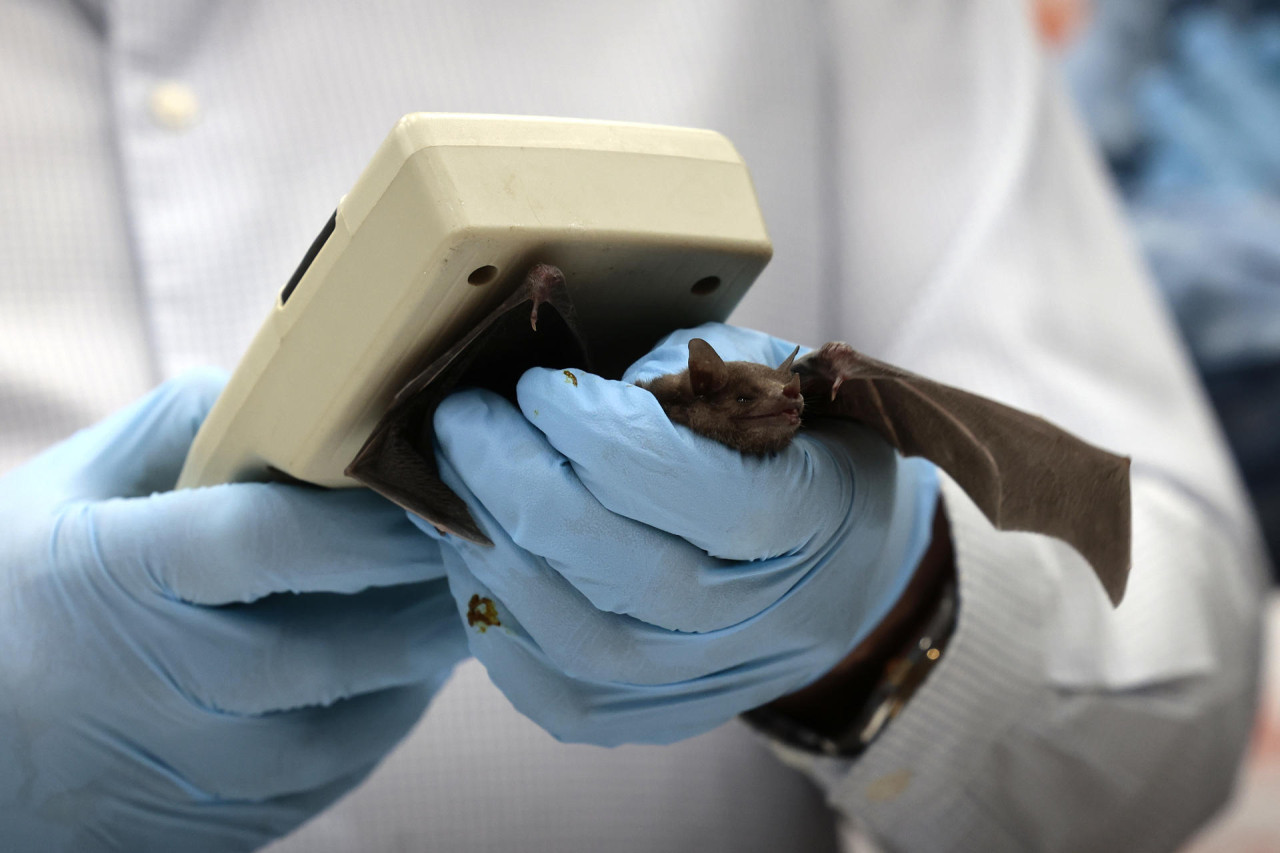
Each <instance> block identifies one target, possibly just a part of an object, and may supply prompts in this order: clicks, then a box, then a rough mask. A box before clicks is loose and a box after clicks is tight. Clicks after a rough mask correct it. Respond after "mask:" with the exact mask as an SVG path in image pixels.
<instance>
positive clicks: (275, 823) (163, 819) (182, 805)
mask: <svg viewBox="0 0 1280 853" xmlns="http://www.w3.org/2000/svg"><path fill="white" fill-rule="evenodd" d="M382 758H383V756H381V755H380V756H378V758H377V759H376V760H374V761H371V762H370V763H369V764H366V765H365V766H363V767H358V768H356V769H355V770H353V771H351V772H349V773H347V774H345V775H342V776H337V777H335V778H333V779H329V780H327V781H325V782H323V783H321V784H319V785H317V786H315V787H314V788H310V789H306V790H300V791H290V792H288V793H285V794H280V795H277V796H270V797H253V798H245V799H220V800H218V801H217V808H216V809H210V808H209V803H210V801H211V799H212V797H211V795H210V794H208V793H207V792H205V791H200V790H195V789H193V788H192V786H191V785H190V783H187V782H186V781H185V780H181V784H182V785H183V786H184V787H186V788H188V789H191V790H190V796H189V797H187V798H186V799H185V800H183V799H177V800H176V801H170V802H168V803H166V807H165V808H164V809H163V810H157V811H156V812H153V813H152V815H151V817H150V820H151V821H152V824H153V825H154V826H156V827H157V828H158V830H159V832H158V834H159V835H161V836H162V837H167V838H185V839H196V838H199V839H201V840H202V841H207V842H208V843H209V845H210V846H209V849H210V850H253V849H257V848H259V847H261V845H262V843H263V838H264V837H266V838H281V837H283V836H284V835H286V834H287V833H289V832H290V831H292V830H293V829H295V828H297V827H298V826H300V825H301V824H302V823H303V822H304V821H306V820H308V819H310V818H312V817H314V816H315V815H317V814H318V813H320V812H321V811H323V810H324V809H326V808H328V807H329V806H330V805H332V804H333V803H335V802H337V801H338V800H339V799H341V798H342V797H343V796H345V795H346V794H348V793H350V792H351V791H352V790H354V789H355V788H356V786H357V785H359V784H360V783H361V782H363V781H364V780H365V778H367V777H368V776H369V774H370V773H372V772H373V770H374V769H375V768H376V767H377V766H378V764H379V763H380V762H381V759H382ZM165 784H169V782H168V781H167V780H166V782H165ZM102 808H103V809H104V810H110V809H118V808H120V806H119V805H118V804H117V801H114V800H110V801H105V802H104V803H103V804H102ZM121 810H123V809H121ZM108 819H109V820H110V821H111V823H112V824H113V825H120V824H122V823H123V822H124V821H125V820H126V817H125V816H124V815H120V816H119V817H117V818H110V817H108Z"/></svg>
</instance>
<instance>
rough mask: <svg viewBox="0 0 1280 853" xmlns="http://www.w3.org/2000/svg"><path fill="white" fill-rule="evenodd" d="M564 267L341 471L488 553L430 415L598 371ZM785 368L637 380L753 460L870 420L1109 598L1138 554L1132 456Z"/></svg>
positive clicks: (470, 340)
mask: <svg viewBox="0 0 1280 853" xmlns="http://www.w3.org/2000/svg"><path fill="white" fill-rule="evenodd" d="M583 340H584V339H583V336H582V334H581V331H580V329H579V326H578V322H577V318H576V314H575V312H574V309H573V304H572V301H571V300H570V299H569V296H568V292H567V290H566V289H565V284H564V276H563V274H562V273H561V272H560V271H559V270H558V269H556V268H555V267H553V266H550V265H547V264H538V265H535V266H534V267H533V268H532V269H531V270H530V272H529V274H528V275H527V276H526V278H525V280H524V282H523V283H522V284H521V286H520V287H519V288H518V289H517V290H516V291H515V293H513V294H512V295H511V296H510V297H509V298H508V299H507V300H506V301H505V302H503V303H502V305H500V306H499V307H498V308H497V309H495V310H494V312H493V313H492V314H490V315H489V316H488V317H486V318H485V319H484V320H483V321H481V323H480V324H478V325H477V326H476V327H475V328H474V329H472V331H471V332H470V333H469V334H468V335H467V336H466V337H464V338H463V339H462V340H461V341H459V342H458V343H457V344H456V345H455V346H453V347H452V348H450V350H449V351H448V352H446V353H445V354H444V355H443V356H441V357H440V358H438V359H437V360H436V361H434V362H432V364H431V365H429V366H428V367H427V368H426V369H425V370H424V371H422V373H420V374H419V375H418V376H417V377H415V378H414V379H413V380H412V381H411V382H410V383H409V384H408V385H406V386H405V388H404V389H402V390H401V392H400V393H399V394H398V395H397V397H396V399H395V401H394V403H393V405H392V407H391V409H390V410H389V411H388V412H387V414H386V415H385V416H384V417H383V418H382V420H381V421H380V422H379V424H378V426H377V427H376V428H375V430H374V432H373V434H372V435H371V436H370V438H369V440H368V441H367V442H366V443H365V445H364V447H363V448H362V449H361V451H360V453H359V454H358V455H357V456H356V458H355V459H354V460H353V461H352V463H351V465H350V466H348V468H347V471H346V473H347V474H348V475H349V476H351V477H352V478H354V479H356V480H358V481H360V482H362V483H364V484H365V485H367V486H369V487H370V488H372V489H374V490H375V491H377V492H379V493H381V494H383V495H384V496H386V497H388V498H390V499H391V500H393V501H395V502H396V503H398V504H400V505H401V506H403V507H405V508H406V509H408V510H410V511H412V512H415V513H417V514H418V515H420V516H422V517H423V518H425V519H426V520H427V521H430V522H431V523H432V524H434V525H435V526H436V527H437V528H438V529H440V530H442V531H445V532H447V533H452V534H454V535H457V536H460V537H463V538H465V539H469V540H471V541H473V542H478V543H482V544H492V543H491V542H490V541H489V539H488V538H487V537H486V536H485V535H484V533H483V531H481V530H480V528H479V526H478V525H477V524H476V523H475V520H474V519H473V518H472V517H471V515H470V513H469V512H468V510H467V508H466V505H465V504H464V503H463V502H462V500H461V499H460V498H458V496H457V495H456V494H454V493H453V492H452V491H451V490H450V489H449V488H448V487H447V486H445V485H444V483H442V482H441V481H440V478H439V472H438V470H437V468H436V464H435V458H434V453H433V450H432V445H433V441H434V431H433V429H432V426H431V417H432V414H433V413H434V412H435V409H436V407H437V406H438V405H439V403H440V401H441V400H443V399H444V397H445V396H446V395H448V394H449V393H450V392H451V391H452V390H454V389H455V388H458V387H461V386H466V385H478V386H481V387H486V388H490V389H491V390H494V391H497V392H498V393H500V394H503V395H504V396H506V397H507V398H508V399H514V396H515V382H516V380H517V379H519V377H520V374H521V373H523V372H524V370H526V369H528V368H530V367H535V366H544V367H563V366H565V365H566V364H569V365H574V366H580V367H583V368H584V369H588V370H589V369H590V367H589V364H590V362H589V360H588V357H587V356H588V353H587V351H586V346H585V344H584V343H583ZM798 351H799V348H798V347H797V349H796V350H795V351H793V352H792V354H791V355H790V356H789V357H788V358H787V359H786V360H785V361H784V362H783V363H782V364H781V365H779V366H778V367H776V368H775V367H771V366H768V365H760V364H754V363H752V362H741V361H729V362H725V361H723V360H722V359H721V358H720V356H719V355H718V354H717V353H716V352H715V350H714V349H713V348H712V347H711V345H710V344H708V343H707V342H706V341H703V340H702V339H700V338H695V339H693V340H692V341H690V343H689V366H688V368H687V369H686V370H684V371H681V372H680V373H676V374H670V375H668V376H663V377H658V378H657V379H653V380H650V381H648V382H645V383H642V385H643V387H645V388H647V389H648V390H649V391H650V393H652V394H654V396H655V397H656V398H657V399H658V402H659V403H660V404H661V405H662V407H663V410H664V411H665V412H666V413H667V416H668V417H669V418H671V419H672V421H674V422H676V423H680V424H684V425H685V426H687V427H689V428H690V429H692V430H694V431H695V432H697V433H699V434H701V435H705V436H707V437H708V438H712V439H715V440H716V441H720V442H722V443H724V444H726V445H728V446H730V447H734V448H736V449H738V450H740V451H742V452H744V453H750V454H757V455H763V454H769V453H775V452H778V451H780V450H782V449H784V448H785V447H786V446H787V445H788V444H789V443H790V442H791V440H792V439H793V437H794V436H795V434H796V432H797V431H798V430H799V429H801V428H802V426H803V424H804V423H805V422H812V421H815V420H818V419H821V418H840V419H845V420H851V421H856V422H858V423H861V424H864V425H865V426H867V427H869V428H870V429H872V430H873V431H875V432H876V433H877V434H878V435H880V436H881V437H882V438H883V439H884V440H885V441H887V442H888V443H889V444H890V445H892V446H893V447H894V448H895V449H896V450H898V451H899V452H900V453H902V454H903V455H904V456H921V457H924V458H925V459H928V460H929V461H931V462H933V463H934V464H936V465H937V466H938V467H939V468H941V469H942V470H943V471H945V472H947V474H949V475H950V476H951V477H952V478H953V479H954V480H955V481H956V482H957V483H958V484H959V485H960V487H961V488H963V489H964V491H965V492H966V493H967V494H968V495H969V496H970V497H971V498H972V499H973V501H974V503H975V504H977V506H978V508H979V509H980V510H981V511H982V512H983V514H984V515H985V516H986V517H987V519H988V520H990V521H991V523H992V524H993V525H994V526H995V527H996V528H998V529H1002V530H1029V531H1033V532H1037V533H1044V534H1047V535H1050V536H1054V537H1057V538H1058V539H1061V540H1063V541H1065V542H1066V543H1068V544H1069V545H1071V546H1072V547H1073V548H1075V549H1076V550H1077V551H1078V552H1079V553H1080V554H1081V555H1082V556H1083V557H1084V558H1085V559H1086V560H1087V561H1088V563H1089V565H1090V566H1091V567H1092V568H1093V570H1094V573H1095V574H1096V575H1097V576H1098V579H1099V581H1101V583H1102V586H1103V588H1104V589H1105V590H1106V592H1107V595H1108V596H1109V597H1110V599H1111V601H1112V603H1113V604H1119V602H1120V600H1121V598H1122V597H1123V595H1124V588H1125V583H1126V581H1127V579H1128V573H1129V561H1130V539H1131V531H1130V506H1129V460H1128V459H1127V458H1125V457H1122V456H1117V455H1115V454H1112V453H1108V452H1107V451H1104V450H1102V449H1100V448H1097V447H1094V446H1092V445H1090V444H1088V443H1086V442H1084V441H1082V440H1081V439H1079V438H1076V437H1075V436H1073V435H1071V434H1069V433H1067V432H1065V431H1064V430H1062V429H1060V428H1058V427H1056V426H1054V425H1053V424H1051V423H1049V422H1048V421H1046V420H1044V419H1042V418H1039V417H1036V416H1034V415H1030V414H1027V413H1026V412H1022V411H1019V410H1017V409H1014V408H1012V407H1009V406H1005V405H1003V404H1000V403H997V402H995V401H993V400H988V399H986V398H984V397H981V396H979V395H976V394H972V393H969V392H967V391H962V390H960V389H957V388H952V387H950V386H947V385H943V384H942V383H939V382H934V381H933V380H931V379H927V378H925V377H922V376H917V375H915V374H912V373H908V372H907V371H904V370H901V369H899V368H896V367H893V366H892V365H888V364H885V363H883V362H879V361H876V360H875V359H872V358H869V357H867V356H865V355H863V354H861V353H859V352H857V351H856V350H854V349H853V348H852V347H850V346H849V345H848V344H844V343H828V344H825V345H823V346H822V347H820V348H819V349H817V350H815V351H814V352H812V353H810V354H809V355H806V356H804V357H803V358H800V359H798V360H797V359H796V355H797V354H798Z"/></svg>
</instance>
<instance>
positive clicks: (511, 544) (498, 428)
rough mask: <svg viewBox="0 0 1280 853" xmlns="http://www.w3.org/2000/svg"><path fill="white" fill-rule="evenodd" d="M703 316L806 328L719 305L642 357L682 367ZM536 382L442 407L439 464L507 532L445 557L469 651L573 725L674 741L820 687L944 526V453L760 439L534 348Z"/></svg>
mask: <svg viewBox="0 0 1280 853" xmlns="http://www.w3.org/2000/svg"><path fill="white" fill-rule="evenodd" d="M695 336H696V337H702V338H705V339H707V340H708V341H709V342H710V343H711V345H712V346H713V347H715V349H716V350H717V351H718V352H719V353H720V354H721V356H722V357H723V358H725V359H726V360H755V361H761V362H765V363H769V364H775V365H776V364H778V363H780V362H781V361H782V360H783V359H784V358H785V357H786V355H787V354H788V353H789V352H790V351H791V347H792V345H791V344H787V343H784V342H782V341H779V340H777V339H775V338H771V337H769V336H767V335H764V334H761V333H758V332H752V331H748V330H743V329H735V328H731V327H728V326H722V325H718V324H708V325H705V326H702V327H700V328H697V329H693V330H689V331H684V332H679V333H676V334H673V335H671V336H670V337H668V338H667V339H666V340H664V341H663V342H662V343H661V344H660V345H659V346H658V347H657V348H656V349H655V350H654V351H653V352H652V353H650V354H649V355H648V356H646V357H645V358H643V359H641V360H640V361H639V362H638V363H636V364H635V365H633V366H632V367H631V369H630V370H629V371H628V372H627V374H626V377H625V378H626V379H627V380H629V381H635V380H638V379H646V378H652V377H653V376H656V375H659V374H662V373H669V372H674V371H678V370H681V369H683V368H684V367H685V366H686V365H687V362H688V341H689V339H690V338H691V337H695ZM517 393H518V398H519V403H520V410H519V411H517V410H516V409H515V408H514V407H513V406H511V405H510V404H509V403H507V402H506V401H505V400H503V399H501V398H499V397H497V396H496V395H493V394H490V393H487V392H481V391H467V392H463V393H460V394H456V395H454V396H452V397H450V398H449V399H447V400H446V401H445V402H444V404H442V405H441V407H440V408H439V410H438V412H437V414H436V417H435V428H436V431H437V437H438V442H439V448H438V450H439V452H438V454H437V455H438V458H439V461H440V463H441V472H442V476H443V478H444V480H445V482H446V483H448V484H449V485H450V486H451V487H452V488H454V489H455V490H456V491H458V493H459V494H460V495H462V496H463V497H464V499H465V500H466V501H467V503H468V506H469V507H470V508H471V510H472V512H473V513H474V514H475V517H476V519H477V521H478V522H479V524H480V526H481V527H482V528H483V529H484V530H485V532H486V533H488V535H489V536H490V537H491V538H492V539H493V541H494V543H495V544H494V547H492V548H489V547H485V546H480V545H474V544H472V543H469V542H463V541H459V540H456V539H450V540H449V545H450V546H451V547H447V548H445V549H444V554H445V564H446V566H447V568H448V573H449V585H450V588H451V589H452V590H453V593H454V596H455V597H456V598H457V601H458V606H459V608H460V609H461V610H462V611H463V613H464V614H466V615H467V616H468V617H469V621H470V622H472V623H473V626H472V628H471V630H470V632H469V637H470V640H471V650H472V652H473V653H474V654H475V655H476V657H477V658H479V659H480V660H481V661H482V662H483V663H484V665H485V666H486V667H487V668H488V671H489V675H490V677H491V678H492V679H493V681H494V683H495V684H497V686H498V687H499V688H501V689H502V691H503V692H504V693H505V694H506V695H507V697H508V698H509V699H510V700H511V701H512V703H513V704H514V705H515V706H516V707H517V708H518V709H519V710H520V711H522V712H523V713H525V714H526V715H528V716H529V717H531V718H532V719H533V720H535V721H536V722H538V723H539V724H540V725H542V726H543V727H544V728H545V729H547V730H548V731H549V732H551V734H553V735H555V736H556V737H558V738H560V739H562V740H569V741H585V742H589V743H595V744H604V745H612V744H619V743H624V742H645V743H666V742H672V741H676V740H679V739H682V738H685V737H689V736H691V735H695V734H698V733H700V732H703V731H706V730H708V729H711V728H713V727H715V726H716V725H718V724H720V723H722V722H724V721H725V720H728V719H729V718H730V717H732V716H734V715H735V714H738V713H740V712H742V711H745V710H747V709H750V708H753V707H756V706H758V705H761V704H764V703H766V702H769V701H771V700H773V699H775V698H777V697H778V696H780V695H783V694H786V693H788V692H791V691H793V690H796V689H798V688H799V687H802V686H804V685H805V684H807V683H809V682H811V681H813V680H814V679H816V678H817V677H819V676H820V675H822V674H824V673H825V672H826V671H827V670H828V669H829V668H830V667H831V666H832V665H834V664H835V663H836V662H838V661H839V660H841V659H842V658H843V657H844V656H845V655H846V654H847V653H848V652H849V651H850V649H851V648H852V647H853V646H854V645H855V644H856V643H857V642H858V641H859V640H860V639H862V638H863V637H864V636H865V635H866V634H867V633H868V632H869V631H870V630H871V628H873V627H874V626H875V625H876V624H877V623H878V622H879V621H880V620H881V619H882V618H883V617H884V615H885V614H886V613H887V611H888V610H889V609H890V608H891V606H892V605H893V604H894V602H895V601H896V600H897V598H898V596H899V595H900V594H901V592H902V590H903V588H904V587H905V585H906V583H907V581H908V580H909V579H910V576H911V574H912V572H913V570H914V568H915V566H916V564H917V563H918V562H919V559H920V557H921V555H922V554H923V552H924V550H925V547H926V546H927V544H928V540H929V537H930V525H931V521H932V516H933V508H934V504H935V501H936V498H937V489H936V479H935V473H934V470H933V468H932V466H931V465H929V464H928V463H925V462H922V461H920V460H910V461H906V462H904V461H903V460H901V459H900V458H899V457H897V456H896V455H895V453H894V452H893V451H892V450H891V449H890V448H889V447H888V446H887V445H886V444H885V443H884V442H883V441H881V440H880V439H879V438H877V437H875V436H874V435H872V434H871V433H870V432H869V431H866V430H863V429H861V428H859V427H856V426H853V425H844V424H839V425H832V426H829V427H824V428H821V429H815V430H809V431H802V432H801V433H800V434H799V436H798V437H797V438H796V440H795V441H794V442H793V443H792V444H791V445H790V446H789V447H788V448H787V449H786V450H785V451H783V452H781V453H779V454H777V455H776V456H772V457H765V458H761V457H745V456H743V455H742V454H740V453H738V452H736V451H734V450H731V449H729V448H727V447H725V446H723V445H720V444H717V443H716V442H714V441H711V440H710V439H706V438H703V437H701V436H698V435H695V434H693V433H692V432H690V431H689V430H687V429H686V428H684V427H681V426H676V425H674V424H672V423H671V422H670V421H668V420H667V418H666V416H665V415H664V413H663V412H662V409H661V408H660V407H659V405H658V403H657V400H656V399H655V398H654V397H653V396H652V395H651V394H650V393H649V392H647V391H645V390H643V389H641V388H637V387H635V386H633V385H630V384H628V383H627V382H614V381H607V380H604V379H601V378H598V377H596V376H593V375H591V374H588V373H585V372H583V371H581V370H572V371H561V370H545V369H534V370H530V371H528V372H527V373H526V374H525V375H524V376H523V377H522V379H521V380H520V383H519V386H518V392H517ZM522 412H523V414H522ZM422 526H423V527H424V528H425V529H429V526H428V525H426V524H425V523H423V525H422ZM494 622H496V623H498V624H496V625H495V624H492V623H494Z"/></svg>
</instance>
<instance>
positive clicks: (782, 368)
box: [778, 344, 800, 373]
mask: <svg viewBox="0 0 1280 853" xmlns="http://www.w3.org/2000/svg"><path fill="white" fill-rule="evenodd" d="M799 352H800V345H799V344H796V348H795V349H793V350H792V351H791V355H789V356H787V360H786V361H784V362H782V364H779V365H778V372H779V373H790V372H791V363H792V362H793V361H795V360H796V355H797V354H798V353H799Z"/></svg>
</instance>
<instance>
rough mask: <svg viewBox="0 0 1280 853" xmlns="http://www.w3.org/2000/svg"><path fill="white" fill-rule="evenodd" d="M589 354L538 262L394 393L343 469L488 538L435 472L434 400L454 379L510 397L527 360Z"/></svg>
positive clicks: (447, 525) (551, 273)
mask: <svg viewBox="0 0 1280 853" xmlns="http://www.w3.org/2000/svg"><path fill="white" fill-rule="evenodd" d="M588 361H589V360H588V358H587V353H586V345H585V344H584V343H583V338H582V335H581V334H580V333H579V331H578V323H577V318H576V315H575V312H574V309H573V304H572V302H570V301H569V297H568V292H567V291H566V289H565V285H564V277H563V275H561V274H560V271H559V270H557V269H556V268H555V267H549V266H547V265H545V264H538V265H536V266H534V267H533V269H532V270H530V272H529V275H528V276H527V277H526V278H525V280H524V282H523V283H522V284H521V285H520V287H519V288H517V290H516V291H515V293H513V294H512V295H511V296H510V297H508V298H507V299H506V301H504V302H503V303H502V304H501V305H499V306H498V307H497V308H496V309H494V311H493V312H492V313H490V314H489V315H488V316H487V317H485V318H484V319H483V320H481V321H480V322H479V323H478V324H477V325H476V326H475V327H474V328H473V329H472V330H471V331H470V332H468V333H467V335H466V336H465V337H463V339H462V340H460V341H459V342H458V343H457V344H455V345H454V346H453V347H451V348H450V349H449V351H448V352H446V353H445V354H444V355H442V356H440V357H439V358H437V359H436V360H435V361H433V362H432V363H431V364H430V365H429V366H428V367H427V368H426V369H425V370H423V371H422V372H421V373H419V374H418V375H417V376H416V377H414V379H413V380H412V381H410V382H409V383H408V384H407V385H406V386H405V387H404V388H403V389H402V390H401V391H400V392H399V393H398V394H397V395H396V398H395V400H394V402H393V403H392V405H391V408H390V409H389V410H388V411H387V413H386V414H385V415H384V416H383V417H382V419H381V420H380V421H379V422H378V425H377V426H376V427H375V428H374V430H373V433H372V434H371V435H370V436H369V439H368V440H367V441H366V442H365V444H364V446H363V447H362V448H361V449H360V452H359V453H358V454H357V455H356V458H355V459H354V460H352V462H351V464H350V465H349V466H347V469H346V474H347V476H348V477H351V478H353V479H355V480H358V481H360V482H361V483H363V484H365V485H366V486H368V487H369V488H371V489H373V490H374V491H375V492H378V493H379V494H381V495H383V496H384V497H386V498H389V499H390V500H392V501H395V502H396V503H397V504H399V505H400V506H402V507H404V508H405V509H407V510H409V511H410V512H413V513H416V514H417V515H420V516H422V517H423V518H425V519H426V520H427V521H429V522H431V523H432V524H434V525H435V526H436V527H437V528H439V529H440V530H443V531H445V532H446V533H452V534H454V535H455V536H461V537H463V538H464V539H469V540H471V541H472V542H479V543H482V544H485V545H489V544H492V543H491V542H490V541H489V538H488V537H487V536H485V535H484V533H483V532H482V531H481V530H480V528H479V526H478V525H477V524H476V522H475V519H473V518H472V517H471V513H470V512H468V511H467V506H466V504H464V503H463V502H462V499H461V498H459V497H458V496H457V495H456V494H454V492H453V491H452V490H451V489H450V488H449V487H448V486H446V485H445V484H444V483H443V482H441V480H440V472H439V469H438V468H437V467H436V460H435V453H434V451H433V449H432V445H433V442H434V440H435V429H434V428H433V427H432V416H433V415H434V414H435V411H436V407H437V406H439V405H440V401H441V400H443V399H444V398H445V397H446V396H448V395H449V394H450V393H451V392H452V391H453V390H454V389H455V388H458V387H460V386H480V387H484V388H489V389H490V390H493V391H497V392H498V393H500V394H502V395H504V396H506V397H507V398H508V399H512V400H514V399H515V387H516V381H517V380H519V378H520V375H521V374H522V373H524V371H526V370H528V369H529V368H531V367H539V366H541V367H548V366H563V365H565V364H575V365H582V366H583V368H584V369H588V368H589V364H588Z"/></svg>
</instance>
